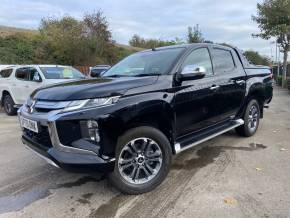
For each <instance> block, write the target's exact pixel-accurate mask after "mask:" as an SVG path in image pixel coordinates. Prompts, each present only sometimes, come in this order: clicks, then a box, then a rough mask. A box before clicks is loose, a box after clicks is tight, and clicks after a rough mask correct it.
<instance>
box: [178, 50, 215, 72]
mask: <svg viewBox="0 0 290 218" xmlns="http://www.w3.org/2000/svg"><path fill="white" fill-rule="evenodd" d="M188 65H194V66H196V68H198V67H204V68H205V69H206V74H207V75H211V74H212V73H213V72H212V63H211V59H210V56H209V51H208V49H207V48H199V49H196V50H194V51H193V52H191V54H190V55H188V56H187V57H186V59H185V61H184V63H183V64H182V69H183V68H184V67H185V66H188Z"/></svg>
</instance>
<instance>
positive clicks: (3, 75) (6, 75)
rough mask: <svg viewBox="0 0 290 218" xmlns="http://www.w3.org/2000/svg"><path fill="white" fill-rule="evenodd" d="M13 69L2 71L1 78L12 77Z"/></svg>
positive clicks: (0, 72)
mask: <svg viewBox="0 0 290 218" xmlns="http://www.w3.org/2000/svg"><path fill="white" fill-rule="evenodd" d="M12 71H13V69H5V70H1V71H0V78H8V77H10V75H11V73H12Z"/></svg>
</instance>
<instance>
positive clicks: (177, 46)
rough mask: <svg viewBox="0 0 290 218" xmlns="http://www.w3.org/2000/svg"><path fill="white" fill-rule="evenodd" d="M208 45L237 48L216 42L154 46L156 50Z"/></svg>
mask: <svg viewBox="0 0 290 218" xmlns="http://www.w3.org/2000/svg"><path fill="white" fill-rule="evenodd" d="M208 45H211V46H217V47H220V48H232V49H235V47H233V46H230V45H221V44H215V43H191V44H180V45H170V46H164V47H157V48H154V50H157V51H158V50H163V49H171V48H187V49H190V48H194V47H200V46H208ZM152 50H153V49H147V50H144V51H141V52H148V51H152Z"/></svg>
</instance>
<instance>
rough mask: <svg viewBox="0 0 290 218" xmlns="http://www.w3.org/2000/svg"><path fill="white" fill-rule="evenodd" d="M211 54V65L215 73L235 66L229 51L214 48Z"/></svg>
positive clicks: (226, 70)
mask: <svg viewBox="0 0 290 218" xmlns="http://www.w3.org/2000/svg"><path fill="white" fill-rule="evenodd" d="M212 55H213V66H214V69H215V71H216V72H217V73H223V72H229V71H231V70H233V69H234V68H235V62H234V60H233V56H232V53H231V51H229V50H224V49H219V48H215V49H213V54H212Z"/></svg>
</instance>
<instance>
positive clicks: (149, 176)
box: [109, 126, 172, 194]
mask: <svg viewBox="0 0 290 218" xmlns="http://www.w3.org/2000/svg"><path fill="white" fill-rule="evenodd" d="M171 154H172V152H171V148H170V143H169V141H168V139H167V138H166V136H165V135H164V134H163V133H162V132H161V131H159V130H158V129H156V128H153V127H148V126H142V127H137V128H133V129H131V130H129V131H127V132H126V133H125V134H123V135H122V136H121V137H120V138H119V140H118V144H117V147H116V162H115V168H114V171H113V172H112V173H111V174H110V175H109V179H110V181H111V182H112V183H113V185H114V186H115V187H117V188H118V189H119V190H120V191H121V192H123V193H126V194H141V193H145V192H149V191H151V190H152V189H154V188H155V187H157V186H158V185H159V184H160V183H161V182H162V181H163V180H164V179H165V177H166V175H167V174H168V172H169V169H170V164H171Z"/></svg>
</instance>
